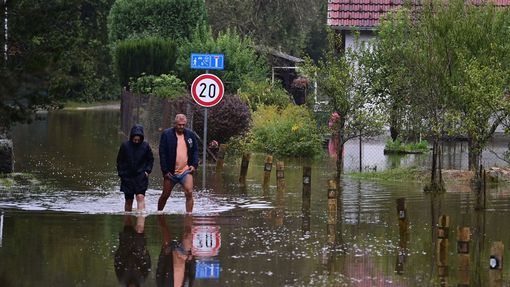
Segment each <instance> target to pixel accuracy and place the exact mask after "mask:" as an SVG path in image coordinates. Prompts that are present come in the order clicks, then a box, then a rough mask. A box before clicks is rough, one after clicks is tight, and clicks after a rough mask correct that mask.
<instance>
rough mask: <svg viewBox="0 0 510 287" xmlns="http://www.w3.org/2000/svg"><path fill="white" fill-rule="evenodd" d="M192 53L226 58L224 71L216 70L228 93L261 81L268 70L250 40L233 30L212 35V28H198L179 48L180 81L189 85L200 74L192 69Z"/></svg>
mask: <svg viewBox="0 0 510 287" xmlns="http://www.w3.org/2000/svg"><path fill="white" fill-rule="evenodd" d="M191 53H212V54H224V55H225V69H224V70H221V71H215V72H214V74H216V75H217V76H218V77H220V78H221V80H222V81H223V83H224V85H225V91H226V92H227V93H236V92H237V90H238V89H239V87H241V86H242V85H243V83H244V81H246V80H247V79H250V80H252V81H263V80H264V79H265V78H266V76H267V75H268V73H269V71H268V68H267V64H266V62H265V60H264V59H263V58H261V57H260V56H258V55H257V53H256V51H255V49H254V48H253V43H252V41H251V40H250V38H247V37H242V36H240V35H239V34H238V33H237V32H235V31H234V30H227V31H225V32H220V33H219V34H218V36H216V37H215V36H214V35H213V33H212V31H211V29H210V28H209V27H207V26H205V25H204V26H201V27H200V29H198V30H197V31H196V32H195V33H194V34H193V35H192V37H191V39H190V41H188V42H184V43H182V44H181V45H180V50H179V59H178V66H179V78H181V79H183V80H184V81H185V82H186V83H188V84H189V85H191V83H192V82H193V80H194V79H195V78H196V77H197V76H198V75H199V74H202V73H203V71H201V70H191V68H190V54H191Z"/></svg>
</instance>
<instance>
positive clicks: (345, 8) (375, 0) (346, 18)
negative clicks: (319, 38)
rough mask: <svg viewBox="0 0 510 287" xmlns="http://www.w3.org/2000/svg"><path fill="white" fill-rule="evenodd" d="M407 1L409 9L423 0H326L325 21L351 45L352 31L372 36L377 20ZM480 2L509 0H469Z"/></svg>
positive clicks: (508, 2) (362, 36) (508, 3)
mask: <svg viewBox="0 0 510 287" xmlns="http://www.w3.org/2000/svg"><path fill="white" fill-rule="evenodd" d="M407 2H409V3H410V5H411V9H417V10H419V8H420V7H421V5H422V3H424V2H425V1H423V0H410V1H404V0H328V16H327V17H328V18H327V23H328V26H330V27H331V28H333V29H335V30H338V31H339V33H341V34H342V40H343V43H344V48H345V47H353V45H354V33H353V32H354V31H357V32H358V33H359V39H360V40H361V41H365V40H369V39H371V38H373V37H374V34H375V33H374V32H375V31H376V30H377V26H378V25H379V21H380V19H381V18H382V17H384V15H386V14H387V13H388V12H390V11H395V10H398V9H400V8H402V7H403V6H404V4H405V3H407ZM471 2H472V3H475V4H482V3H487V2H491V3H493V4H494V5H495V6H510V0H488V1H485V0H471Z"/></svg>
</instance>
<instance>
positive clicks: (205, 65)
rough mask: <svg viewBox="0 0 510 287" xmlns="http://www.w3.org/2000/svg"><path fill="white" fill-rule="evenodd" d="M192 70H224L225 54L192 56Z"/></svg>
mask: <svg viewBox="0 0 510 287" xmlns="http://www.w3.org/2000/svg"><path fill="white" fill-rule="evenodd" d="M190 62H191V68H192V69H201V70H223V67H224V65H225V56H224V55H223V54H191V61H190Z"/></svg>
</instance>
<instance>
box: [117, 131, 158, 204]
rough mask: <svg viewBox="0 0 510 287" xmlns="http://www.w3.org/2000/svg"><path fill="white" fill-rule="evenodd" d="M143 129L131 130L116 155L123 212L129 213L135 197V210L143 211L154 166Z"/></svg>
mask: <svg viewBox="0 0 510 287" xmlns="http://www.w3.org/2000/svg"><path fill="white" fill-rule="evenodd" d="M143 139H144V135H143V127H142V126H141V125H135V126H133V128H131V133H130V135H129V140H128V141H125V142H123V143H122V145H121V146H120V148H119V153H118V154H117V172H118V174H119V176H120V190H121V191H122V192H124V198H125V199H126V202H125V203H124V210H125V211H131V210H132V208H133V199H134V198H135V195H136V202H137V208H138V210H139V211H142V210H144V209H145V191H147V188H148V186H149V174H150V173H151V171H152V165H153V164H154V156H153V155H152V150H151V147H150V146H149V143H147V142H145V141H144V140H143Z"/></svg>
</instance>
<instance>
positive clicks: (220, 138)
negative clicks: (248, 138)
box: [193, 95, 251, 144]
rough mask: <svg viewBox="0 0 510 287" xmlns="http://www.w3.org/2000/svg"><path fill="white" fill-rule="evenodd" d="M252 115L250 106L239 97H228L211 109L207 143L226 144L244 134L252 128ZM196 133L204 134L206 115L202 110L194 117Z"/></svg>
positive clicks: (197, 111)
mask: <svg viewBox="0 0 510 287" xmlns="http://www.w3.org/2000/svg"><path fill="white" fill-rule="evenodd" d="M250 121H251V113H250V109H249V107H248V105H247V104H246V103H245V102H244V101H243V100H241V99H240V98H239V97H238V96H233V95H226V96H224V97H223V99H222V100H221V101H220V102H219V103H218V104H217V105H216V106H214V107H212V108H209V111H208V117H207V123H208V124H207V126H208V129H207V141H208V142H210V141H212V140H216V141H217V142H218V143H220V144H221V143H226V142H227V141H228V140H229V139H230V138H231V137H234V136H238V135H241V134H244V133H245V132H246V131H247V130H248V129H249V126H250ZM193 126H194V129H195V131H196V132H197V133H198V134H199V135H202V134H203V133H204V131H203V126H204V113H203V109H202V108H198V109H196V110H195V113H194V116H193Z"/></svg>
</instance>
